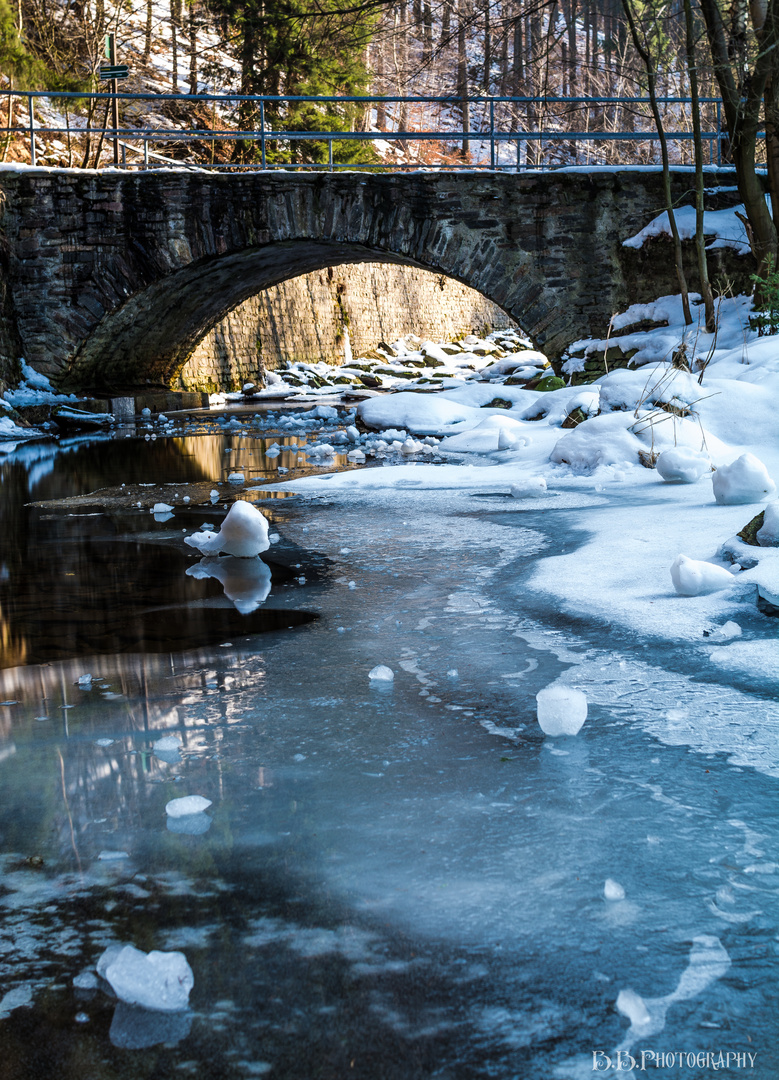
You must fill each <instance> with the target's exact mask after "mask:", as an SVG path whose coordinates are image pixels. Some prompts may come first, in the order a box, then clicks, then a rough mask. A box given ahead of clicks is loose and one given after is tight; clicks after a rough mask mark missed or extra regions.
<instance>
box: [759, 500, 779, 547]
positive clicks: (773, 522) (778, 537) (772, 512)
mask: <svg viewBox="0 0 779 1080" xmlns="http://www.w3.org/2000/svg"><path fill="white" fill-rule="evenodd" d="M757 542H758V544H759V545H760V547H779V502H773V503H771V504H770V505H769V506H767V507H766V508H765V516H764V517H763V524H762V525H761V527H760V528H759V529H758V531H757Z"/></svg>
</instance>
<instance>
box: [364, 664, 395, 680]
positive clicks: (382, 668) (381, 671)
mask: <svg viewBox="0 0 779 1080" xmlns="http://www.w3.org/2000/svg"><path fill="white" fill-rule="evenodd" d="M368 678H369V679H370V680H371V682H392V680H393V679H394V678H395V673H394V671H393V670H392V668H388V667H387V666H386V665H385V664H377V665H376V667H374V668H371V670H370V671H369V672H368Z"/></svg>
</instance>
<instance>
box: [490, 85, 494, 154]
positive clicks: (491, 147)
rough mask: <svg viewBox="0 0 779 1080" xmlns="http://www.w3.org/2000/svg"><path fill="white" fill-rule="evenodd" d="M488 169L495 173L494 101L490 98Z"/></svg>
mask: <svg viewBox="0 0 779 1080" xmlns="http://www.w3.org/2000/svg"><path fill="white" fill-rule="evenodd" d="M490 168H491V169H492V171H493V172H495V99H494V98H490Z"/></svg>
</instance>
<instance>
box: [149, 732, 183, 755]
mask: <svg viewBox="0 0 779 1080" xmlns="http://www.w3.org/2000/svg"><path fill="white" fill-rule="evenodd" d="M152 749H153V750H154V753H155V754H157V753H159V751H160V750H180V749H181V739H180V738H179V737H178V735H163V736H162V738H161V739H157V740H156V741H155V742H154V743H153V745H152Z"/></svg>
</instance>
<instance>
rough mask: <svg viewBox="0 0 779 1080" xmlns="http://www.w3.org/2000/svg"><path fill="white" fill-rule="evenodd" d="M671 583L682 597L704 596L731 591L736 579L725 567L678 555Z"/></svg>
mask: <svg viewBox="0 0 779 1080" xmlns="http://www.w3.org/2000/svg"><path fill="white" fill-rule="evenodd" d="M671 581H673V583H674V588H675V589H676V591H677V592H678V593H679V595H680V596H704V595H706V594H707V593H713V592H719V590H720V589H729V588H730V587H731V585H732V584H733V582H734V578H733V575H732V574H731V573H730V572H729V571H728V570H726V569H725V568H724V567H723V566H715V565H714V563H710V562H702V561H700V560H698V559H688V558H687V556H686V555H677V556H676V558H675V559H674V561H673V562H672V563H671Z"/></svg>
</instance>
